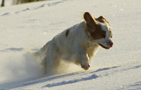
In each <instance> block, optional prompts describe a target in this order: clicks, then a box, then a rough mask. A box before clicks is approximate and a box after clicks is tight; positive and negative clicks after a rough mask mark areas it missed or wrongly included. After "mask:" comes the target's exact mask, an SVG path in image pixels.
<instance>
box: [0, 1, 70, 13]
mask: <svg viewBox="0 0 141 90" xmlns="http://www.w3.org/2000/svg"><path fill="white" fill-rule="evenodd" d="M65 1H67V0H60V1H54V2H50V3H47V4H42V5H40V6H37V7H33V8H28V7H27V8H25V9H23V10H19V11H16V12H15V13H14V14H19V13H22V12H26V11H30V10H37V9H40V8H43V7H51V6H55V5H58V4H61V3H64V2H65ZM11 14H12V13H10V12H5V13H4V14H2V15H0V16H8V15H11Z"/></svg>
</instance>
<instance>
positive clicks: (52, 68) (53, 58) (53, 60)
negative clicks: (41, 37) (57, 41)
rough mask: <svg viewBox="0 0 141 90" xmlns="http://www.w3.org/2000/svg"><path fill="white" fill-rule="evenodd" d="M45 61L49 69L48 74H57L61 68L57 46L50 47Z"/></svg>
mask: <svg viewBox="0 0 141 90" xmlns="http://www.w3.org/2000/svg"><path fill="white" fill-rule="evenodd" d="M45 59H46V60H45V61H46V64H47V65H45V66H46V69H47V74H53V73H56V72H57V70H58V67H59V66H60V54H59V51H58V49H57V46H56V45H54V44H52V45H50V46H49V47H48V51H47V52H46V56H45Z"/></svg>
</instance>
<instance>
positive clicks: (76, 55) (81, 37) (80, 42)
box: [35, 12, 113, 73]
mask: <svg viewBox="0 0 141 90" xmlns="http://www.w3.org/2000/svg"><path fill="white" fill-rule="evenodd" d="M83 16H84V20H85V21H83V22H81V23H79V24H76V25H74V26H72V27H70V28H68V29H66V30H64V31H63V32H62V33H60V34H58V35H56V36H55V37H54V38H53V39H52V40H51V41H49V42H47V44H46V45H44V46H43V47H42V48H41V49H40V50H39V51H38V52H36V53H35V54H36V55H40V56H43V58H42V65H43V66H44V68H45V71H46V72H47V73H48V72H49V73H50V72H51V71H52V70H53V69H57V68H59V64H60V62H61V60H65V61H67V62H72V63H75V64H77V65H80V66H81V67H82V68H83V69H84V70H87V69H88V68H89V67H90V65H89V63H90V60H91V58H92V57H93V56H94V55H95V53H96V51H97V50H98V47H99V46H102V47H103V48H105V49H109V48H110V47H112V46H113V42H112V40H111V38H112V32H111V26H110V24H109V23H108V21H107V20H106V19H105V18H104V17H103V16H100V17H98V18H93V17H92V16H91V15H90V13H89V12H85V13H84V15H83Z"/></svg>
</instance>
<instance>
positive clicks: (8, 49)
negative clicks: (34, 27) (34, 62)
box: [0, 47, 24, 52]
mask: <svg viewBox="0 0 141 90" xmlns="http://www.w3.org/2000/svg"><path fill="white" fill-rule="evenodd" d="M22 50H24V48H13V47H12V48H6V49H3V50H0V52H7V51H22Z"/></svg>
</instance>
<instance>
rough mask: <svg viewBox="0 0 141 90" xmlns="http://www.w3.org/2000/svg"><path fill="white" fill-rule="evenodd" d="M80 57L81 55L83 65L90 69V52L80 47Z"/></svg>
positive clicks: (84, 67)
mask: <svg viewBox="0 0 141 90" xmlns="http://www.w3.org/2000/svg"><path fill="white" fill-rule="evenodd" d="M79 57H80V64H81V67H82V68H83V69H85V70H88V69H89V67H90V65H89V57H88V54H87V53H86V52H85V51H84V50H83V49H80V50H79Z"/></svg>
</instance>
